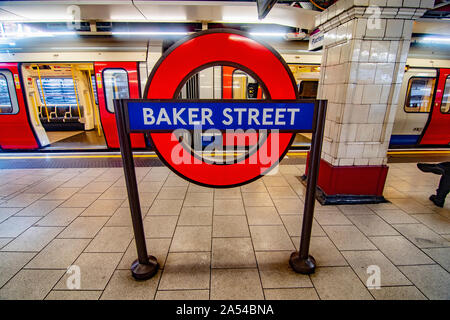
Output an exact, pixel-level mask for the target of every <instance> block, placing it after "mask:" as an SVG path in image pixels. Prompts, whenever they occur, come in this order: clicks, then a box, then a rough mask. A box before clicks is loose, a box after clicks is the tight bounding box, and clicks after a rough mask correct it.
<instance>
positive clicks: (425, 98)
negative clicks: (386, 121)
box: [390, 68, 436, 146]
mask: <svg viewBox="0 0 450 320" xmlns="http://www.w3.org/2000/svg"><path fill="white" fill-rule="evenodd" d="M435 85H436V70H435V69H424V68H410V69H409V70H407V71H406V72H405V75H404V76H403V83H402V86H401V88H400V93H399V98H398V106H397V112H396V115H395V121H394V127H393V129H392V135H391V142H390V143H391V146H413V145H416V144H417V143H418V140H419V137H420V135H421V134H422V132H423V131H424V128H425V125H426V123H427V120H428V117H429V115H430V110H431V106H432V102H433V93H434V89H435Z"/></svg>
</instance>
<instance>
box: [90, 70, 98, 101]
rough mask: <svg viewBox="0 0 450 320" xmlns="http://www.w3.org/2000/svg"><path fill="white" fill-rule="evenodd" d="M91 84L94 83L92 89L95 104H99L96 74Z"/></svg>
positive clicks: (92, 77)
mask: <svg viewBox="0 0 450 320" xmlns="http://www.w3.org/2000/svg"><path fill="white" fill-rule="evenodd" d="M91 84H92V91H93V92H94V99H95V104H96V105H98V97H97V82H96V81H95V76H94V75H92V76H91Z"/></svg>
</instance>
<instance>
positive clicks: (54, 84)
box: [36, 78, 77, 106]
mask: <svg viewBox="0 0 450 320" xmlns="http://www.w3.org/2000/svg"><path fill="white" fill-rule="evenodd" d="M41 80H42V88H43V89H44V96H42V88H41V84H40V81H39V79H36V86H37V88H38V91H39V96H40V98H41V101H44V98H45V102H46V104H47V105H50V106H52V105H54V106H73V105H75V106H76V105H77V98H76V96H75V89H74V87H73V79H72V78H42V79H41Z"/></svg>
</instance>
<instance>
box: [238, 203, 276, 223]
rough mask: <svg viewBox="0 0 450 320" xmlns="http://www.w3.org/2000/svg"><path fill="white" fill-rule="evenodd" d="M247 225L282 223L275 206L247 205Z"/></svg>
mask: <svg viewBox="0 0 450 320" xmlns="http://www.w3.org/2000/svg"><path fill="white" fill-rule="evenodd" d="M245 211H246V212H247V218H248V223H249V225H282V224H283V222H282V221H281V219H280V216H279V214H278V212H277V210H276V209H275V207H247V208H246V210H245Z"/></svg>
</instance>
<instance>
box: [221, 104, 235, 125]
mask: <svg viewBox="0 0 450 320" xmlns="http://www.w3.org/2000/svg"><path fill="white" fill-rule="evenodd" d="M230 112H231V108H225V109H223V116H224V117H226V118H228V120H222V123H223V124H224V125H226V126H229V125H230V124H232V123H233V117H232V116H230Z"/></svg>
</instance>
